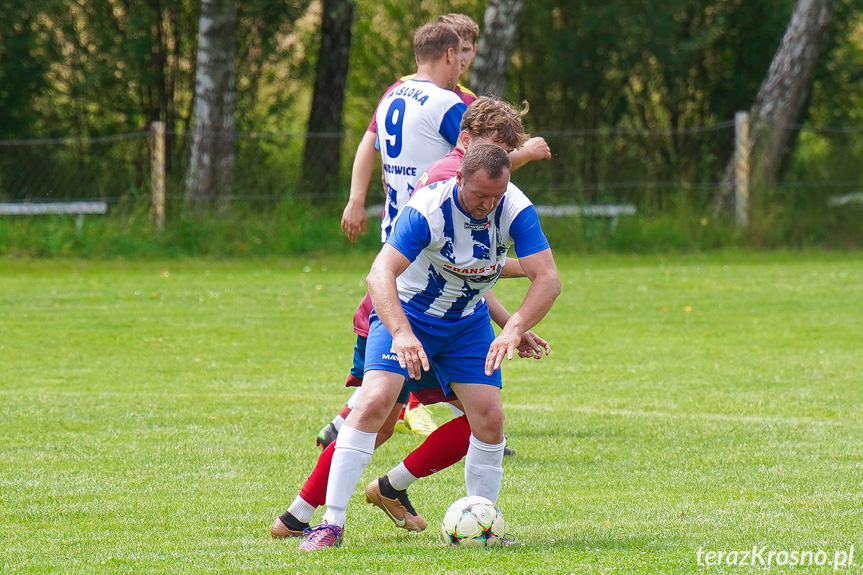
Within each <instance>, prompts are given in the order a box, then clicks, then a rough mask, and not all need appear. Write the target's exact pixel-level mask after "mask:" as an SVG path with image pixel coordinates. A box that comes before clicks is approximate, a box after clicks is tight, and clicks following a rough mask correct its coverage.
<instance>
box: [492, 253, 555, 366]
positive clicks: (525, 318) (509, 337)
mask: <svg viewBox="0 0 863 575" xmlns="http://www.w3.org/2000/svg"><path fill="white" fill-rule="evenodd" d="M519 261H520V262H521V266H522V268H523V269H524V272H525V275H526V276H527V277H528V279H530V281H531V284H530V288H528V290H527V293H526V294H525V296H524V300H523V301H522V303H521V305H520V306H519V308H518V309H517V310H516V311H515V313H513V314H512V315H511V316H510V318H509V320H508V321H507V322H506V326H504V328H503V330H502V331H501V333H500V335H499V336H497V337H496V338H495V340H494V341H493V342H492V344H491V346H490V347H489V350H488V355H487V356H486V362H485V369H486V373H488V374H491V373H492V372H493V371H494V370H496V369H500V366H501V364H502V363H503V360H504V358H507V359H512V358H513V356H514V355H515V351H516V350H517V349H518V346H519V345H520V344H521V340H522V335H523V334H524V333H525V332H526V331H528V330H529V329H530V328H532V327H533V326H535V325H536V324H537V323H539V321H540V320H541V319H542V318H543V317H545V314H547V313H548V310H550V309H551V306H552V304H553V303H554V300H555V299H557V296H558V295H560V289H561V288H560V278H559V276H558V274H557V266H556V265H555V263H554V257H552V254H551V250H550V249H546V250H542V251H541V252H537V253H535V254H532V255H530V256H526V257H523V258H519Z"/></svg>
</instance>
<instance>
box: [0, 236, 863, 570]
mask: <svg viewBox="0 0 863 575" xmlns="http://www.w3.org/2000/svg"><path fill="white" fill-rule="evenodd" d="M371 257H372V256H371V254H369V255H368V256H366V255H359V256H351V257H347V256H333V257H328V258H316V259H312V258H309V259H292V260H263V261H255V262H246V261H220V262H208V261H188V260H170V261H168V260H166V261H162V262H124V261H111V262H105V261H84V262H82V261H66V260H47V261H39V260H36V261H31V260H12V259H4V260H0V365H2V371H0V541H2V544H0V572H2V573H3V574H4V575H5V574H6V573H9V574H12V573H40V574H42V573H87V574H89V573H108V574H113V573H160V574H161V573H178V574H180V573H182V574H188V573H255V574H258V573H279V574H285V573H290V574H294V573H367V572H368V573H385V572H387V573H404V574H413V573H424V574H428V573H459V574H460V573H615V572H617V573H702V572H710V573H713V572H729V573H751V572H762V571H763V568H762V567H760V566H759V567H754V568H751V567H730V566H726V567H722V568H720V567H699V566H698V565H697V562H696V553H697V552H698V550H699V549H700V548H701V549H703V550H705V551H706V550H725V551H733V550H745V549H752V547H753V546H759V547H760V546H767V548H768V549H769V550H774V551H786V552H791V551H817V550H818V549H824V550H826V551H827V552H828V554H829V557H830V558H831V559H832V557H833V553H834V551H839V550H844V549H848V548H849V547H850V546H851V545H855V547H856V548H857V550H856V551H857V556H856V557H855V565H854V567H853V568H852V569H851V571H852V572H860V571H861V569H860V566H859V565H861V564H863V541H861V531H860V525H861V522H863V510H861V507H863V506H861V503H863V484H861V455H860V454H861V451H860V438H861V437H863V386H861V385H860V375H861V373H863V354H861V352H860V350H861V349H863V329H861V326H863V290H861V289H860V286H861V285H863V259H861V258H860V256H859V254H854V253H844V254H826V253H778V254H777V253H773V254H749V253H738V252H734V253H720V254H713V255H692V256H674V257H660V256H639V257H636V256H605V257H598V256H597V257H594V256H591V257H576V256H560V257H558V264H559V267H560V271H561V277H562V280H563V287H564V291H563V294H562V296H561V297H560V299H559V300H558V302H557V304H556V305H555V307H554V309H553V310H552V313H551V315H550V316H549V317H548V318H547V319H546V320H545V321H544V322H543V323H542V324H541V325H540V326H539V327H538V328H537V331H538V333H541V334H542V335H543V336H545V337H546V338H548V339H549V340H550V341H551V343H552V346H553V350H554V351H553V353H552V355H551V356H550V357H548V358H546V359H543V360H542V361H539V362H535V361H530V360H521V361H516V362H512V363H510V364H507V365H506V366H505V368H504V369H505V375H504V377H505V387H504V403H505V406H506V409H507V416H508V419H507V434H508V436H509V438H510V443H511V445H512V446H513V447H514V448H515V449H516V450H517V455H516V456H515V457H514V458H508V459H507V460H506V462H505V476H504V485H503V489H502V494H501V499H500V502H499V503H500V506H501V508H502V509H503V512H504V516H505V518H506V520H507V524H508V529H509V530H510V531H511V532H513V533H514V534H516V535H517V536H518V537H519V538H520V539H521V540H522V541H523V542H524V543H525V545H524V547H521V548H518V549H492V550H456V549H449V548H445V547H442V546H441V545H440V543H439V541H438V538H437V529H436V524H437V522H438V521H439V520H440V518H441V517H442V515H443V512H444V510H445V509H446V507H447V506H448V505H449V503H450V502H451V501H453V500H455V499H456V498H458V497H460V496H461V495H463V477H462V470H463V467H462V466H461V464H458V465H456V466H454V467H453V468H452V469H448V470H445V471H443V472H441V473H439V474H437V475H435V476H433V477H431V478H428V479H424V480H421V481H420V482H419V483H417V484H416V485H415V486H414V487H413V488H412V489H411V496H412V499H413V500H414V502H415V504H416V506H417V508H418V509H419V510H420V512H421V513H423V514H424V515H425V516H426V517H427V518H428V519H429V522H430V524H431V525H432V527H430V528H429V530H428V532H426V533H421V534H407V533H404V532H400V531H399V530H397V529H396V528H394V527H393V526H392V524H391V523H390V522H389V521H387V520H386V519H385V518H384V516H383V515H382V514H381V513H380V512H379V511H377V510H376V509H374V508H371V507H368V506H365V505H362V502H361V497H360V490H359V489H358V490H357V491H356V493H355V497H354V499H353V500H352V504H351V507H350V509H349V519H348V521H349V523H348V528H347V531H346V539H345V542H344V545H343V547H342V548H341V549H338V550H331V551H326V552H321V553H315V554H300V553H298V552H297V551H296V541H295V540H289V541H272V540H271V539H270V538H269V534H268V527H269V524H270V522H271V521H272V519H273V518H274V517H275V516H276V515H278V514H279V513H281V512H282V511H284V509H285V508H286V506H287V505H288V503H289V502H290V501H291V500H292V499H293V497H294V495H295V494H296V491H297V489H298V488H299V486H300V485H301V484H302V482H303V481H304V480H305V478H306V476H307V475H308V473H309V471H310V470H311V467H312V465H313V462H314V459H315V457H316V456H317V453H318V450H317V449H316V448H315V447H314V435H315V433H316V432H317V430H318V429H319V428H320V427H321V426H322V425H323V424H324V423H325V422H326V421H328V420H329V418H330V417H331V416H332V415H333V413H334V411H335V410H336V409H338V407H339V406H340V405H341V403H342V402H343V401H344V399H345V398H346V397H347V395H348V393H347V391H346V390H344V389H343V388H342V387H341V385H342V382H343V381H344V379H345V376H346V371H347V368H348V367H349V365H350V364H349V362H350V356H351V351H352V345H353V340H354V336H353V334H352V333H351V330H350V321H351V316H352V314H353V311H354V307H355V305H356V303H358V301H359V299H360V297H361V295H362V293H363V291H364V284H363V278H364V275H365V270H366V269H367V267H368V264H369V262H370V260H371ZM524 290H525V283H524V282H523V281H520V280H507V281H506V282H504V283H502V284H501V285H500V289H499V294H500V295H501V299H502V300H504V301H505V302H508V303H509V304H514V303H516V302H517V301H518V300H519V299H520V297H521V295H522V294H523V292H524ZM434 413H435V416H436V418H437V419H438V420H439V421H443V420H445V419H446V417H447V414H448V410H447V409H445V408H442V407H438V408H436V409H435V410H434ZM418 441H419V440H418V438H415V437H413V436H405V435H396V436H395V437H394V438H393V439H392V440H390V442H388V443H387V444H386V445H384V446H383V447H382V448H381V449H380V450H379V451H378V453H377V454H376V455H375V457H374V459H373V461H372V464H371V466H370V468H369V469H368V470H367V471H366V473H365V474H364V476H363V478H362V479H361V484H363V485H364V484H365V482H366V481H368V480H370V479H372V478H374V477H376V476H378V475H381V474H383V473H384V472H385V471H386V470H387V469H389V467H391V466H392V465H393V464H394V463H396V462H397V461H399V460H400V459H401V458H402V457H403V456H404V455H405V454H406V453H407V452H408V451H409V450H410V449H412V448H413V447H414V446H415V445H417V444H418ZM800 569H801V568H797V569H791V568H786V569H785V571H788V572H792V571H793V572H799V571H800ZM782 571H783V569H782V568H780V567H775V566H774V567H773V568H772V569H771V570H770V572H782ZM804 571H805V572H813V573H814V572H828V571H831V568H830V567H826V566H825V567H811V568H809V569H804ZM844 572H848V571H847V570H846V571H844Z"/></svg>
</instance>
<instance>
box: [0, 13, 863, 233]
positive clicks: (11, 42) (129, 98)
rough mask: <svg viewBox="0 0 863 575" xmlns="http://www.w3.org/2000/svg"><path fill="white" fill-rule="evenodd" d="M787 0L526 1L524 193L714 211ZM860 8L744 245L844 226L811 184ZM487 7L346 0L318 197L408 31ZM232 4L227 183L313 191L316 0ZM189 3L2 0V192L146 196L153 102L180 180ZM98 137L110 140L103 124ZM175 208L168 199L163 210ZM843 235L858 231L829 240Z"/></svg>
mask: <svg viewBox="0 0 863 575" xmlns="http://www.w3.org/2000/svg"><path fill="white" fill-rule="evenodd" d="M793 6H794V1H793V0H745V1H744V0H672V1H658V0H637V1H634V2H633V1H625V2H624V1H623V0H607V1H599V0H586V1H584V2H559V1H555V0H533V1H532V2H530V3H529V6H528V8H527V9H526V10H525V11H524V12H523V15H522V23H521V27H520V34H519V38H518V45H517V49H516V52H515V56H514V59H513V66H512V68H511V70H510V79H509V83H508V85H509V92H508V93H507V94H506V98H507V99H508V100H510V101H514V102H521V101H523V100H525V101H528V102H529V103H530V108H531V110H530V113H529V114H528V116H527V117H526V124H527V126H528V128H529V130H530V131H531V132H533V133H535V134H538V135H543V136H545V137H546V139H547V140H548V141H549V143H550V144H551V146H552V149H553V151H554V154H555V158H554V159H553V161H551V162H540V163H536V164H532V165H529V166H527V167H525V168H523V169H522V170H521V171H520V172H518V176H517V183H519V184H520V185H521V186H522V187H523V188H525V189H526V190H528V191H529V192H530V194H531V195H532V197H533V198H534V199H535V201H537V202H543V203H608V202H611V203H620V202H629V203H634V204H636V205H637V206H638V209H639V214H640V215H641V214H644V215H646V216H648V217H656V216H658V215H664V216H669V215H672V214H674V215H676V216H679V215H681V214H684V213H685V214H686V217H687V218H689V219H690V220H691V224H690V226H693V225H694V227H695V228H698V226H697V225H695V224H696V223H697V222H700V221H701V220H702V219H703V218H704V217H708V218H710V217H712V213H711V212H710V199H711V197H712V195H713V193H714V190H715V188H716V182H717V181H718V180H719V178H720V175H721V172H722V169H723V168H724V166H725V164H726V163H727V161H728V159H729V158H730V157H731V154H732V151H733V128H732V127H731V125H730V121H731V120H732V118H733V116H734V113H735V112H736V111H737V110H745V109H747V108H748V107H749V106H750V105H751V103H752V101H753V99H754V96H755V94H756V92H757V90H758V87H759V85H760V83H761V81H762V79H763V78H764V75H765V73H766V70H767V68H768V66H769V63H770V61H771V58H772V57H773V54H774V53H775V51H776V48H777V46H778V42H779V39H780V38H781V37H782V34H783V32H784V29H785V27H786V25H787V23H788V19H789V16H790V13H791V10H792V8H793ZM861 8H863V0H841V1H839V2H837V7H836V14H835V17H834V22H833V28H832V32H831V36H830V39H829V43H828V46H827V47H826V49H825V51H824V53H823V55H822V58H821V62H820V66H819V70H818V73H817V77H816V81H815V84H814V86H813V90H812V94H811V97H810V99H809V101H808V103H807V105H806V108H805V110H804V113H803V115H802V117H801V119H800V122H801V126H802V128H803V129H802V130H800V127H801V126H796V125H795V126H788V127H787V129H789V130H791V131H792V132H793V133H794V146H793V148H792V153H791V154H790V155H789V156H788V158H787V160H786V162H785V169H784V172H783V177H782V179H781V183H780V185H779V186H778V188H777V189H775V190H767V191H765V192H764V194H763V196H762V197H761V198H760V199H759V202H760V203H761V204H763V205H755V206H754V210H753V224H754V225H753V227H754V229H753V231H752V236H753V237H754V238H756V244H760V245H764V244H770V243H771V242H772V240H770V239H769V238H771V237H776V238H781V237H783V236H784V237H787V238H788V239H789V240H790V243H791V244H792V245H793V244H798V245H799V244H806V243H807V242H813V241H814V242H818V241H823V240H825V238H827V236H830V234H831V233H833V232H836V231H837V230H844V229H846V228H849V227H850V229H852V230H853V229H854V226H855V225H856V220H854V219H853V218H855V217H856V214H855V215H852V216H849V215H847V214H845V215H838V214H837V213H836V211H835V210H831V209H829V208H827V206H826V197H827V196H830V195H834V194H839V193H847V192H855V191H859V190H860V189H863V179H861V175H860V174H861V173H863V118H861V115H863V113H861V111H860V110H863V73H861V70H863V20H861V13H863V11H861ZM484 10H485V2H484V1H482V0H453V1H444V0H426V1H422V2H406V1H404V0H384V1H382V2H372V1H371V0H356V1H355V10H354V12H355V21H354V26H353V48H352V51H351V57H350V69H349V78H348V88H347V94H346V99H345V114H344V128H343V132H344V150H343V154H342V157H343V160H342V165H340V166H329V165H321V166H320V170H322V171H324V170H326V171H328V172H330V171H336V172H337V173H338V175H339V178H338V181H339V182H340V185H339V190H338V191H337V192H335V193H334V194H332V195H330V196H326V195H325V196H324V198H323V199H324V200H325V203H326V205H325V206H324V209H325V210H326V211H327V212H328V213H329V214H331V215H336V214H338V213H339V212H340V210H341V201H342V200H343V199H344V197H346V194H347V188H348V182H349V177H350V168H351V160H352V158H353V151H354V149H355V147H356V144H357V142H358V141H359V138H360V136H361V135H362V133H363V130H364V129H365V127H366V125H367V123H368V121H369V118H370V117H371V114H372V110H373V108H374V106H375V104H376V102H377V99H378V98H379V96H380V94H381V93H382V91H383V89H384V88H385V87H386V86H387V85H389V84H390V83H391V82H392V81H393V80H394V79H396V78H398V77H399V76H401V75H403V74H405V73H409V72H411V71H412V70H413V69H414V64H413V56H412V51H411V37H412V31H413V30H414V29H415V28H416V27H417V26H419V25H421V24H422V23H424V22H426V21H429V20H431V19H432V18H434V17H435V16H436V15H438V14H441V13H446V12H453V11H457V12H463V13H466V14H468V15H470V16H471V17H473V18H474V19H475V20H476V21H478V22H480V23H481V22H482V16H483V13H484ZM238 14H239V26H238V30H237V35H238V46H239V53H238V55H237V59H238V65H237V69H238V70H239V73H240V78H239V82H238V88H239V91H238V106H237V129H238V132H239V134H240V136H239V138H238V141H237V154H236V155H237V168H236V172H235V173H236V180H235V182H234V193H235V198H236V201H239V202H243V203H246V204H248V203H249V202H265V203H267V202H269V203H270V204H273V203H278V202H282V201H288V202H291V201H297V200H298V201H301V202H308V201H310V200H312V199H313V198H316V197H318V198H319V194H317V192H318V190H317V189H316V187H315V182H313V181H311V182H310V181H304V180H303V179H302V178H301V176H300V173H301V162H302V156H303V147H304V142H305V141H306V137H305V136H306V135H305V134H304V130H305V125H306V120H307V117H308V108H309V104H310V92H311V87H312V85H313V84H314V70H315V61H316V58H317V46H318V41H319V35H318V26H319V22H320V4H319V3H318V2H316V1H313V0H287V1H286V0H278V1H277V0H242V1H239V2H238ZM197 19H198V3H197V2H196V1H194V0H150V1H148V2H145V3H132V4H129V3H127V2H122V1H121V0H77V1H74V2H73V1H71V0H32V1H29V2H23V1H22V0H9V1H8V2H4V3H3V4H2V6H0V200H35V201H39V200H46V199H72V198H103V199H107V200H108V201H110V202H111V203H112V205H113V206H114V210H113V211H116V209H119V208H121V207H122V206H128V205H134V203H135V202H137V201H140V202H146V199H147V195H148V189H149V185H150V182H149V176H148V174H149V151H148V141H147V139H148V136H147V134H146V130H147V129H148V127H149V125H150V123H151V122H152V121H154V120H157V119H158V120H162V121H164V122H166V124H167V128H168V141H167V142H166V143H167V159H166V164H167V165H166V169H167V171H168V174H169V187H168V195H169V200H170V199H172V198H173V199H176V198H182V196H183V188H184V176H185V172H186V169H187V165H188V160H189V146H190V143H189V134H190V133H191V132H190V122H191V119H192V118H193V114H192V112H193V111H192V105H193V93H194V90H193V88H194V85H193V84H194V62H195V58H194V55H195V48H196V42H197V23H198V20H197ZM464 81H465V82H466V83H467V84H468V85H469V84H470V77H469V75H468V77H466V78H465V80H464ZM112 137H119V138H120V139H119V140H109V141H106V140H103V139H104V138H112ZM311 137H312V138H314V137H315V136H314V135H312V136H311ZM321 137H326V136H323V135H322V136H321ZM45 138H48V139H50V141H49V142H47V143H45V142H44V141H43V140H42V139H45ZM33 139H36V141H35V142H34V141H33ZM10 142H11V143H10ZM378 177H379V175H378V174H376V175H375V176H374V177H373V182H375V181H377V178H378ZM373 189H374V186H373ZM376 199H377V198H376V197H374V192H373V197H372V198H371V201H372V202H374V201H375V200H376ZM180 212H181V210H180V209H174V208H171V213H169V218H170V217H174V216H176V217H177V218H182V214H181V213H180ZM125 213H127V214H128V213H129V212H125ZM172 214H174V215H172ZM849 218H851V220H850V222H849V224H850V225H844V224H842V223H841V222H839V223H840V224H842V225H838V224H837V220H843V221H844V220H846V219H849ZM169 221H173V220H170V219H169ZM178 221H179V220H178ZM858 240H859V234H858V233H856V232H855V233H852V234H851V236H850V237H849V236H847V235H845V236H844V237H843V238H841V239H839V238H835V237H834V238H833V239H831V240H827V243H828V244H831V243H832V244H837V243H838V244H843V243H844V244H846V245H847V244H854V243H855V242H857V241H858Z"/></svg>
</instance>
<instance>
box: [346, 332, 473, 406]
mask: <svg viewBox="0 0 863 575" xmlns="http://www.w3.org/2000/svg"><path fill="white" fill-rule="evenodd" d="M366 342H367V338H366V337H365V336H362V335H358V336H357V343H356V345H354V364H353V366H351V377H349V378H348V383H346V384H345V385H346V386H351V387H354V386H359V385H362V384H363V374H364V371H365V364H366ZM411 393H413V394H415V395H414V397H416V398H417V400H419V402H420V403H422V404H423V405H433V404H435V403H443V402H448V401H454V400H456V399H457V398H456V396H455V394H453V393H451V394H449V395H447V394H445V393H444V391H443V389H441V386H440V383H438V378H437V374H435V371H434V369H430V370H429V371H424V372H423V374H422V377H421V378H420V379H418V380H417V379H410V380H408V381H406V382H405V385H404V386H403V387H402V390H401V392H399V397H398V399H397V400H396V401H397V402H399V403H407V402H408V398H409V396H410V394H411Z"/></svg>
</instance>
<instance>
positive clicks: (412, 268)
mask: <svg viewBox="0 0 863 575" xmlns="http://www.w3.org/2000/svg"><path fill="white" fill-rule="evenodd" d="M387 243H388V244H390V245H391V246H393V247H394V248H395V249H397V250H398V251H399V252H400V253H401V254H402V255H404V256H405V257H406V258H408V259H409V260H410V261H411V264H410V265H409V266H408V268H407V269H406V270H405V271H404V272H403V273H402V274H401V275H400V276H399V277H398V278H396V285H397V287H398V292H399V299H401V301H402V302H403V303H404V305H405V307H406V308H408V309H409V310H410V311H411V312H416V313H424V314H426V315H429V316H432V317H436V318H445V319H457V318H461V317H466V316H468V315H471V314H472V313H474V311H475V309H476V308H477V306H479V305H483V306H484V305H485V302H484V300H483V295H484V294H485V292H487V291H488V290H489V289H491V287H492V286H493V285H494V283H495V282H496V281H497V279H498V277H499V276H500V273H501V270H502V269H503V264H504V262H505V261H506V256H507V252H508V250H509V248H510V246H513V247H514V248H515V253H516V255H517V256H518V257H525V256H529V255H531V254H535V253H537V252H540V251H542V250H544V249H547V248H548V247H549V245H548V240H547V239H546V237H545V234H544V233H543V231H542V228H541V227H540V225H539V216H537V214H536V209H535V208H534V207H533V204H532V203H531V202H530V200H529V199H528V198H527V196H526V195H525V194H524V192H522V191H521V190H520V189H518V187H516V186H515V184H513V183H510V184H509V186H508V187H507V190H506V193H505V194H504V196H503V199H502V200H501V202H500V204H499V205H498V206H497V208H496V209H495V210H494V211H493V212H491V213H490V214H489V215H488V216H487V217H486V218H485V219H482V220H475V219H473V218H472V217H471V216H470V215H468V214H467V213H466V212H465V211H464V210H463V209H462V207H461V205H460V204H459V202H458V185H457V180H456V178H452V179H450V180H445V181H442V182H437V183H434V184H431V185H429V186H427V187H424V188H421V189H419V190H417V193H416V194H414V195H413V197H412V198H411V199H410V200H409V201H408V203H407V205H406V206H405V207H404V209H403V210H402V213H401V214H400V215H399V217H398V218H397V219H396V223H395V227H394V229H393V233H392V234H391V235H390V237H389V239H388V240H387Z"/></svg>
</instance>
